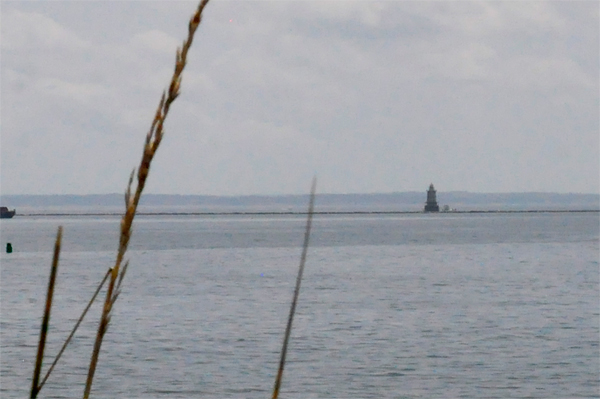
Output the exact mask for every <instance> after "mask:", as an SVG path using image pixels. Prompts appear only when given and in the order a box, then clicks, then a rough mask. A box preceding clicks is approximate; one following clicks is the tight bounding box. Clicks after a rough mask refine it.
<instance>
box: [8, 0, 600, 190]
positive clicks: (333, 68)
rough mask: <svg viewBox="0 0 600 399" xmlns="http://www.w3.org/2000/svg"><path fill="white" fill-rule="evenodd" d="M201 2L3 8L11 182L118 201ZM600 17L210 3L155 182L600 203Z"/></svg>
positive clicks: (465, 8) (489, 5)
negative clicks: (558, 195) (535, 195)
mask: <svg viewBox="0 0 600 399" xmlns="http://www.w3.org/2000/svg"><path fill="white" fill-rule="evenodd" d="M194 7H195V4H194V3H193V2H191V3H189V2H175V3H166V2H90V3H87V2H72V3H68V2H56V3H47V4H46V3H38V2H23V3H19V2H6V3H3V12H2V15H1V18H2V42H1V43H0V48H1V51H2V76H1V77H2V82H1V83H2V87H3V95H2V148H1V151H2V161H1V162H2V172H1V173H2V191H3V192H6V193H24V192H25V193H27V192H39V193H60V192H69V193H102V192H120V191H122V189H123V187H124V183H125V182H126V179H127V175H128V173H129V171H130V168H131V167H133V166H134V165H135V163H136V162H137V160H138V158H139V155H140V151H141V142H142V140H143V137H144V135H145V133H146V131H147V129H148V127H149V124H150V120H151V118H152V116H153V114H154V112H155V109H156V106H157V104H158V99H159V97H160V93H161V91H162V90H164V89H165V88H166V87H167V85H168V82H169V79H170V76H171V74H172V69H173V61H174V55H175V48H176V47H177V46H178V45H180V44H181V41H182V39H183V37H184V36H185V34H186V29H187V28H186V24H187V20H186V19H187V18H188V17H189V15H190V14H191V12H192V10H193V8H194ZM597 14H598V5H597V4H595V3H585V2H578V3H568V4H567V3H557V2H321V1H317V2H276V1H274V2H243V3H237V2H236V3H233V2H214V3H210V4H209V6H208V8H207V9H206V15H205V16H204V20H203V22H202V25H201V27H200V29H199V31H198V34H197V37H196V39H195V41H194V46H193V47H192V51H191V52H190V54H189V60H188V66H187V69H186V71H185V73H184V77H183V86H182V95H181V96H180V97H179V98H178V100H177V102H176V103H175V104H174V105H173V108H172V112H171V115H170V116H169V120H168V121H167V124H166V129H167V137H166V139H165V141H164V142H163V144H162V147H161V150H160V152H159V155H158V157H157V160H156V165H155V166H153V171H152V175H151V178H150V182H149V185H148V190H150V191H151V192H164V193H181V194H185V193H197V194H269V193H302V192H305V191H306V186H307V184H308V183H307V182H309V181H310V178H311V177H312V175H313V174H314V173H315V172H316V173H318V175H319V177H320V179H319V181H320V184H321V190H323V191H326V192H377V191H379V192H389V191H404V190H421V189H424V187H425V188H426V186H427V185H428V184H429V183H430V182H431V181H434V183H435V184H436V187H438V186H439V188H440V189H442V190H471V191H529V190H534V191H562V192H565V191H582V192H590V191H592V192H597V191H598V190H599V186H600V183H599V182H598V173H597V170H598V167H599V166H600V165H599V155H598V145H599V143H598V129H599V128H598V120H599V117H598V88H599V85H598V73H597V71H598V59H599V55H598V53H599V51H598V48H599V43H598V36H599V35H598V15H597ZM17 154H18V155H17ZM6 176H19V178H18V179H13V178H7V177H6ZM60 176H62V177H60Z"/></svg>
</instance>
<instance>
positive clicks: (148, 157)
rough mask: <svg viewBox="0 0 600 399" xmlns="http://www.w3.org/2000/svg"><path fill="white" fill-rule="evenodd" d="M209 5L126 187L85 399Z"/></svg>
mask: <svg viewBox="0 0 600 399" xmlns="http://www.w3.org/2000/svg"><path fill="white" fill-rule="evenodd" d="M207 4H208V0H202V1H201V2H200V4H199V5H198V8H197V9H196V12H195V13H194V14H193V15H192V18H191V19H190V22H189V24H188V36H187V38H186V40H185V41H184V42H183V45H182V47H181V48H178V49H177V54H176V58H175V71H174V72H173V76H172V78H171V83H170V84H169V89H168V90H167V92H163V95H162V97H161V99H160V102H159V105H158V108H157V110H156V114H155V115H154V120H153V121H152V124H151V126H150V130H149V132H148V134H147V135H146V142H145V144H144V151H143V155H142V160H141V162H140V165H139V167H138V170H137V184H136V188H135V192H134V194H133V196H132V184H133V177H134V173H135V170H134V171H133V172H131V175H130V177H129V184H128V185H127V190H126V192H125V207H126V209H125V214H124V215H123V218H122V220H121V234H120V239H119V249H118V252H117V258H116V260H115V265H114V266H113V267H112V268H111V269H110V272H111V273H110V280H109V283H108V289H107V291H106V299H105V301H104V307H103V309H102V316H101V317H100V323H99V325H98V332H97V333H96V341H95V342H94V350H93V352H92V358H91V360H90V366H89V369H88V377H87V380H86V384H85V390H84V393H83V397H84V399H87V398H89V395H90V391H91V389H92V382H93V379H94V373H95V371H96V365H97V363H98V357H99V355H100V348H101V346H102V340H103V338H104V334H105V333H106V331H107V329H108V325H109V323H110V316H111V310H112V307H113V305H114V303H115V301H116V300H117V298H118V296H119V293H120V289H121V283H122V281H123V277H124V276H125V271H126V267H124V268H123V269H122V270H121V264H122V263H123V258H124V257H125V252H126V251H127V247H128V245H129V239H130V238H131V233H132V226H133V219H134V218H135V214H136V211H137V207H138V204H139V201H140V198H141V196H142V192H143V191H144V186H145V185H146V180H147V178H148V174H149V172H150V165H151V163H152V159H153V158H154V155H155V154H156V151H157V150H158V147H159V145H160V143H161V141H162V138H163V135H164V123H165V120H166V118H167V115H168V114H169V109H170V107H171V103H173V101H175V99H176V98H177V97H178V96H179V93H180V92H179V90H180V86H181V78H182V73H183V70H184V68H185V65H186V62H187V54H188V51H189V49H190V47H191V46H192V41H193V39H194V34H195V33H196V29H198V25H200V21H201V19H202V11H203V10H204V7H205V6H206V5H207ZM117 280H118V283H117Z"/></svg>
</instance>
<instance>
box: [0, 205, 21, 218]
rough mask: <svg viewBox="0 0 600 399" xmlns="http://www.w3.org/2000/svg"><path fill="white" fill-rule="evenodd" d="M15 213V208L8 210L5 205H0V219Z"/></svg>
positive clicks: (10, 216)
mask: <svg viewBox="0 0 600 399" xmlns="http://www.w3.org/2000/svg"><path fill="white" fill-rule="evenodd" d="M15 213H17V210H16V209H13V210H12V211H9V210H8V208H7V207H5V206H0V219H10V218H12V217H13V216H15Z"/></svg>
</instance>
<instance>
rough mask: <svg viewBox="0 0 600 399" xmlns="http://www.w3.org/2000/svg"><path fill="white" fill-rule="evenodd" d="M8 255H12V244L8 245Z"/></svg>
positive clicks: (8, 243)
mask: <svg viewBox="0 0 600 399" xmlns="http://www.w3.org/2000/svg"><path fill="white" fill-rule="evenodd" d="M6 253H7V254H10V253H12V244H11V243H10V242H7V243H6Z"/></svg>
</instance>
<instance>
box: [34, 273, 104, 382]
mask: <svg viewBox="0 0 600 399" xmlns="http://www.w3.org/2000/svg"><path fill="white" fill-rule="evenodd" d="M108 276H110V270H108V271H107V272H106V274H105V275H104V278H103V279H102V281H101V282H100V284H99V285H98V288H96V292H94V295H93V296H92V299H90V301H89V302H88V304H87V306H86V307H85V309H84V310H83V313H82V314H81V316H80V317H79V320H77V323H75V327H73V330H71V334H69V336H68V337H67V339H66V340H65V343H64V344H63V346H62V348H60V351H58V354H57V355H56V357H55V358H54V361H53V362H52V364H51V365H50V368H49V369H48V371H47V372H46V375H45V376H44V378H43V379H42V382H40V385H39V387H38V392H39V391H41V389H42V387H43V386H44V384H45V383H46V380H48V377H50V373H52V370H53V369H54V366H56V363H58V360H59V359H60V357H61V356H62V354H63V352H64V351H65V349H67V345H69V342H71V339H72V338H73V336H74V335H75V332H76V331H77V329H78V328H79V325H80V324H81V322H82V321H83V319H84V317H85V315H86V314H87V312H88V310H90V308H91V307H92V304H93V303H94V301H95V300H96V297H97V296H98V294H99V293H100V290H101V289H102V287H103V286H104V283H106V280H108Z"/></svg>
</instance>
